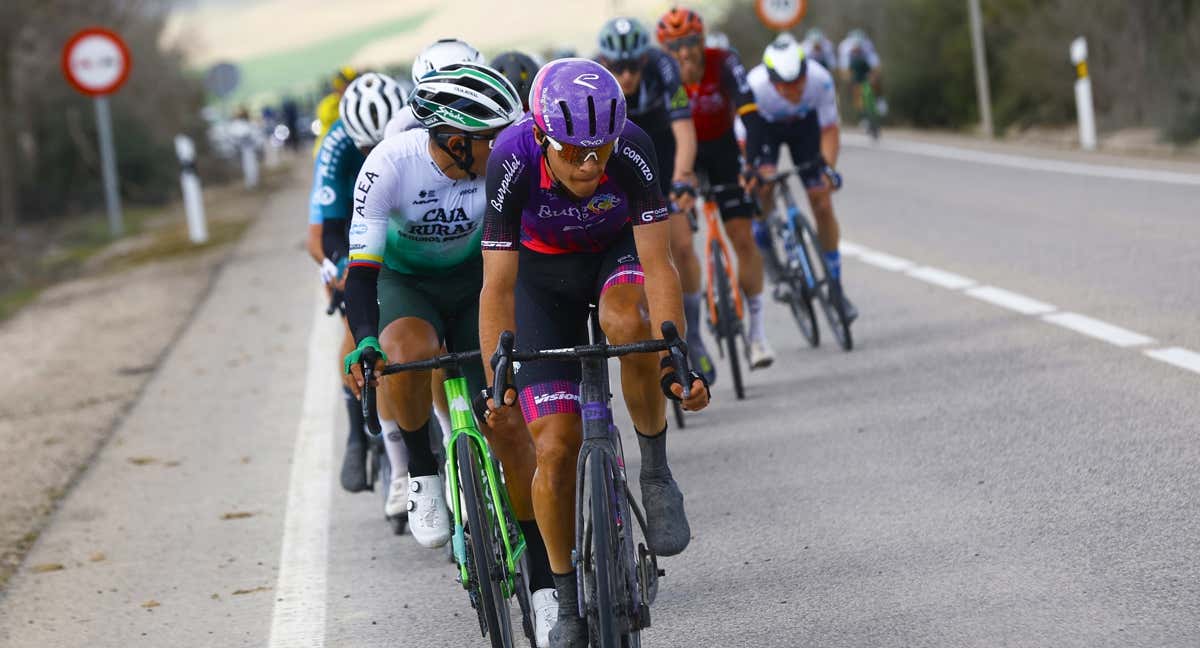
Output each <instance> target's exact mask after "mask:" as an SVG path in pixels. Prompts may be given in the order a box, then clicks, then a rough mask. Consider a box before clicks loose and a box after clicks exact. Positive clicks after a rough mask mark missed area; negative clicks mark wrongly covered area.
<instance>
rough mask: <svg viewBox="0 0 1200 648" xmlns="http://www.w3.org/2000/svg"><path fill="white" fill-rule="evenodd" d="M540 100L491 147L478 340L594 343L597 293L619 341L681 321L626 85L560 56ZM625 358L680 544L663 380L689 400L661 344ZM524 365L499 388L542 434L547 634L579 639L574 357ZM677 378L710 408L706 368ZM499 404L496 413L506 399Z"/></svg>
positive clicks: (653, 495)
mask: <svg viewBox="0 0 1200 648" xmlns="http://www.w3.org/2000/svg"><path fill="white" fill-rule="evenodd" d="M530 107H531V112H530V114H529V115H527V116H526V117H525V118H523V119H521V120H520V121H518V122H516V123H515V124H513V125H512V126H510V127H508V128H507V129H505V130H504V132H503V133H501V134H500V137H499V138H498V139H497V140H496V148H495V150H494V151H493V152H492V156H491V159H490V160H489V161H488V169H487V199H488V206H487V219H486V222H485V229H484V236H483V243H482V245H483V250H484V251H483V260H484V283H483V291H482V293H481V295H480V302H481V303H480V325H479V329H480V342H479V343H480V348H483V349H493V348H495V347H496V344H497V341H498V339H499V337H500V332H501V331H503V330H506V329H508V330H514V331H515V332H516V345H517V348H518V349H530V348H554V347H570V346H574V345H577V344H581V343H586V342H587V331H588V327H587V321H588V313H589V304H598V309H599V321H600V326H601V328H602V329H603V330H604V333H605V335H606V336H607V338H608V340H609V342H611V343H613V344H623V343H629V342H636V341H640V340H645V339H650V338H651V337H654V336H656V335H658V334H657V333H656V332H657V331H659V330H660V325H661V324H662V322H664V321H675V322H677V321H679V318H680V317H682V315H683V303H682V297H681V294H680V290H679V277H678V275H677V274H676V271H675V267H674V265H673V263H672V261H671V252H670V226H669V224H668V223H667V222H666V221H667V218H668V214H667V203H666V199H665V197H664V196H663V195H662V191H661V188H660V183H659V180H658V177H657V174H658V169H659V166H658V164H657V161H656V160H655V155H654V146H653V144H652V143H651V141H650V139H649V137H647V136H646V134H645V132H643V131H642V129H640V128H638V127H637V126H636V125H635V124H633V123H632V122H630V121H628V120H627V119H626V106H625V95H624V92H622V90H621V86H620V84H619V83H618V82H617V80H616V79H615V78H614V77H613V76H612V74H611V73H609V72H608V70H606V69H605V68H604V67H603V66H602V65H600V64H598V63H596V62H594V61H589V60H586V59H577V58H568V59H559V60H555V61H551V62H550V63H548V64H547V65H545V66H544V67H543V68H542V69H541V70H540V71H539V72H538V75H537V76H536V77H535V78H534V82H533V92H532V94H531V96H530ZM620 362H621V386H622V392H623V394H624V397H625V403H626V405H627V406H628V408H629V413H630V416H631V418H632V419H633V424H634V429H635V431H636V432H637V439H638V446H639V448H640V449H641V456H642V467H641V479H640V482H641V490H642V502H643V505H644V506H645V510H646V517H647V528H646V539H647V542H648V543H649V544H650V547H651V548H652V549H653V550H654V551H655V552H656V553H658V554H659V555H664V556H669V555H674V554H677V553H679V552H681V551H683V549H684V548H685V547H686V546H687V544H688V541H689V540H690V537H691V533H690V529H689V527H688V523H687V516H686V514H685V513H684V508H683V494H682V493H681V492H680V490H679V486H678V485H677V484H676V483H675V479H674V477H673V476H672V475H671V470H670V467H669V466H668V464H667V453H666V436H665V434H666V430H667V421H666V416H665V409H664V406H665V401H664V392H666V393H667V394H669V395H670V397H671V398H675V399H678V398H680V397H681V395H682V393H683V390H682V385H681V384H680V377H679V376H677V375H676V374H675V372H674V370H673V369H669V368H667V369H663V368H661V365H660V357H657V356H655V355H653V354H635V355H630V356H625V357H622V358H621V361H620ZM668 367H669V365H668ZM487 370H488V373H489V378H490V377H491V375H490V374H491V368H490V367H487ZM514 378H515V386H516V392H509V393H508V394H504V395H503V396H502V398H501V400H502V404H503V405H514V404H516V402H517V401H518V400H519V403H520V407H521V411H522V413H523V415H524V417H525V420H526V421H527V422H528V424H529V430H530V432H531V433H532V435H533V441H534V444H535V446H536V447H537V472H536V473H535V476H534V480H533V501H534V508H535V510H536V512H537V519H538V526H539V528H540V529H541V530H542V534H543V536H544V538H545V540H546V548H547V551H548V553H549V557H550V566H551V568H552V569H553V570H554V580H555V586H556V589H557V590H558V598H559V608H558V623H557V624H556V625H555V628H554V630H553V632H552V633H551V637H550V638H551V645H552V646H555V647H556V648H563V647H569V648H573V647H577V646H578V647H583V646H586V645H587V623H586V621H584V620H583V619H581V618H580V617H579V616H578V597H577V591H576V581H575V566H574V564H573V563H572V560H571V550H572V548H573V546H574V533H575V529H574V526H575V497H574V494H575V464H576V459H577V455H578V453H579V447H580V444H581V442H582V423H581V420H580V407H579V380H580V367H579V364H578V363H576V362H537V363H528V364H523V365H522V366H521V367H520V368H519V369H518V370H517V371H516V374H515V376H514ZM683 379H684V380H688V382H689V383H691V385H692V387H691V389H692V393H691V396H690V397H689V398H688V399H687V400H685V401H684V407H685V408H687V409H701V408H703V407H704V406H706V405H707V403H708V389H707V386H706V385H705V383H704V381H703V378H702V377H701V376H699V375H698V374H696V373H695V372H692V375H691V376H688V377H684V378H683ZM498 398H500V397H498ZM489 407H491V408H493V409H492V415H495V413H496V403H495V402H489ZM498 409H500V410H504V409H507V408H506V407H499V408H498Z"/></svg>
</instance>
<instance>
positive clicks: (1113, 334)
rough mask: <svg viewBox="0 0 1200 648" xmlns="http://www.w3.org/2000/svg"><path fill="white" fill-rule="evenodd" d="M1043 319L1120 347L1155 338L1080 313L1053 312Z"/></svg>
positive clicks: (1149, 341)
mask: <svg viewBox="0 0 1200 648" xmlns="http://www.w3.org/2000/svg"><path fill="white" fill-rule="evenodd" d="M1042 319H1043V320H1045V321H1047V322H1050V323H1051V324H1057V325H1059V326H1061V327H1063V328H1069V329H1071V330H1072V331H1076V332H1079V333H1083V334H1084V335H1087V336H1089V337H1094V338H1096V339H1097V340H1104V341H1105V342H1108V343H1109V344H1113V345H1116V346H1119V347H1132V346H1141V345H1143V344H1150V343H1152V342H1154V338H1152V337H1147V336H1145V335H1142V334H1141V333H1135V332H1133V331H1130V330H1129V329H1123V328H1121V327H1119V326H1115V325H1113V324H1109V323H1108V322H1103V321H1101V320H1098V319H1092V318H1090V317H1087V316H1086V315H1080V314H1079V313H1052V314H1050V315H1047V316H1045V317H1043V318H1042Z"/></svg>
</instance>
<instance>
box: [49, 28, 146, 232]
mask: <svg viewBox="0 0 1200 648" xmlns="http://www.w3.org/2000/svg"><path fill="white" fill-rule="evenodd" d="M132 63H133V61H132V59H131V58H130V56H129V48H128V47H126V45H125V41H123V40H121V37H120V36H117V35H116V34H115V33H113V32H111V31H109V30H107V29H101V28H98V27H92V28H88V29H84V30H82V31H80V32H78V33H77V34H75V35H74V36H72V37H71V39H70V40H68V41H67V44H66V46H65V47H64V48H63V53H62V69H63V74H65V75H66V77H67V81H69V82H70V83H71V85H72V86H74V87H75V89H76V90H78V91H79V92H81V93H83V94H85V95H88V96H90V97H92V98H93V99H94V100H95V102H96V132H97V134H98V136H99V140H100V169H101V173H102V175H103V177H104V204H105V206H106V207H107V210H108V231H109V233H110V234H111V235H112V237H113V238H117V237H119V236H121V235H122V234H123V233H124V231H125V226H124V221H123V220H122V218H121V194H120V193H119V192H118V190H117V189H118V183H117V155H116V152H115V150H114V147H113V134H112V114H111V112H110V111H109V107H108V95H110V94H112V93H114V92H116V91H117V89H118V88H120V87H121V85H123V84H124V83H125V80H126V79H127V78H128V77H129V68H130V66H131V65H132Z"/></svg>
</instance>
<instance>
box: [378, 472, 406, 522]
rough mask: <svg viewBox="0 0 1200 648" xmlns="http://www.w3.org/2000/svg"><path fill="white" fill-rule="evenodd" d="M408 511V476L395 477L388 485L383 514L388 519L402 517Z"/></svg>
mask: <svg viewBox="0 0 1200 648" xmlns="http://www.w3.org/2000/svg"><path fill="white" fill-rule="evenodd" d="M406 511H408V474H407V473H405V474H402V475H396V476H395V477H393V478H392V483H391V484H388V496H387V502H385V503H384V504H383V514H384V515H386V516H388V517H396V516H397V515H404V513H405V512H406Z"/></svg>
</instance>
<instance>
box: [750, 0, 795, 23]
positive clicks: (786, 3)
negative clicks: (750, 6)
mask: <svg viewBox="0 0 1200 648" xmlns="http://www.w3.org/2000/svg"><path fill="white" fill-rule="evenodd" d="M754 11H755V12H757V13H758V19H759V20H760V21H762V24H764V25H766V26H767V28H768V29H774V30H776V31H784V30H787V29H791V28H792V27H795V26H796V25H798V24H799V23H800V21H801V20H804V14H806V13H808V0H757V1H756V2H755V3H754Z"/></svg>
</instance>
